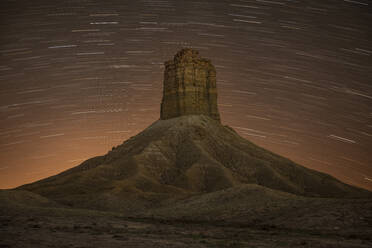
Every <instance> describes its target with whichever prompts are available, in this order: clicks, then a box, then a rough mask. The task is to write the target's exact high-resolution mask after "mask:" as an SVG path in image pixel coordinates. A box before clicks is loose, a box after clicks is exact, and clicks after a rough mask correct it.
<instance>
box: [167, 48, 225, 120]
mask: <svg viewBox="0 0 372 248" xmlns="http://www.w3.org/2000/svg"><path fill="white" fill-rule="evenodd" d="M183 115H206V116H209V117H211V118H212V119H215V120H217V121H220V114H219V112H218V108H217V88H216V70H215V68H214V66H213V65H212V63H211V61H210V60H208V59H205V58H201V57H200V55H199V52H198V51H196V50H193V49H189V48H185V49H182V50H181V51H179V52H178V53H177V54H176V55H175V56H174V59H173V60H170V61H167V62H165V71H164V85H163V99H162V103H161V114H160V118H161V119H162V120H164V119H170V118H174V117H179V116H183Z"/></svg>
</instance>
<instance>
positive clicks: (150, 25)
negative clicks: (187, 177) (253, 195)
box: [0, 0, 372, 190]
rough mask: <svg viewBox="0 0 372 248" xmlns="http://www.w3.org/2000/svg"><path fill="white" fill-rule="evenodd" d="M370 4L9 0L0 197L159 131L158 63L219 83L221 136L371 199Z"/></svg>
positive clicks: (3, 7)
mask: <svg viewBox="0 0 372 248" xmlns="http://www.w3.org/2000/svg"><path fill="white" fill-rule="evenodd" d="M371 10H372V9H371V3H370V2H369V1H367V0H360V1H351V0H344V1H342V0H322V1H321V0H313V1H300V0H275V1H271V0H221V1H195V0H191V1H179V0H174V1H168V0H154V1H151V0H139V1H119V0H107V1H98V0H75V1H53V0H48V1H46V0H35V1H25V0H2V1H1V3H0V15H1V22H0V32H1V33H0V34H1V36H0V58H1V60H0V61H1V63H0V85H1V87H0V188H11V187H15V186H19V185H21V184H25V183H30V182H33V181H35V180H39V179H42V178H45V177H48V176H51V175H54V174H56V173H59V172H61V171H63V170H66V169H68V168H71V167H73V166H76V165H78V164H79V163H81V162H82V161H84V160H86V159H88V158H90V157H93V156H97V155H102V154H105V153H106V152H107V151H108V150H110V149H111V148H112V147H113V146H116V145H118V144H121V143H122V142H123V141H124V140H126V139H128V138H130V137H131V136H133V135H136V134H137V133H139V132H140V131H142V130H143V129H144V128H146V127H147V126H148V125H150V124H151V123H152V122H154V121H156V120H157V119H159V113H160V101H161V94H162V83H163V82H162V80H163V72H164V66H163V63H164V62H165V61H167V60H169V59H171V58H172V57H173V56H174V54H175V53H176V52H177V51H178V50H180V49H181V48H183V47H191V48H195V49H197V50H199V52H200V53H201V55H202V56H203V57H206V58H210V59H211V60H212V63H213V64H214V65H215V66H216V70H217V87H218V94H219V95H218V103H219V104H218V105H219V110H220V113H221V120H222V123H224V124H225V125H229V126H231V127H233V128H234V129H235V130H236V131H237V132H238V133H239V134H240V135H242V136H243V137H245V138H247V139H249V140H251V141H252V142H254V143H256V144H258V145H260V146H262V147H264V148H267V149H269V150H271V151H273V152H276V153H278V154H281V155H284V156H286V157H288V158H290V159H291V160H293V161H295V162H298V163H299V164H302V165H304V166H306V167H308V168H312V169H315V170H319V171H322V172H326V173H329V174H331V175H333V176H335V177H336V178H338V179H340V180H342V181H344V182H346V183H349V184H353V185H357V186H359V187H364V188H367V189H370V190H371V189H372V157H371V152H372V148H371V147H372V85H371V82H372V80H371V79H372V59H371V55H372V38H371V37H372V35H371V31H372V30H371V26H370V25H371V23H372V11H371Z"/></svg>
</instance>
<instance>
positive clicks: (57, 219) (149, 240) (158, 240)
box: [0, 189, 372, 248]
mask: <svg viewBox="0 0 372 248" xmlns="http://www.w3.org/2000/svg"><path fill="white" fill-rule="evenodd" d="M243 191H244V190H243ZM254 191H257V190H252V189H245V191H244V192H243V193H241V192H240V193H241V194H242V195H240V197H241V199H240V201H241V202H242V204H241V205H240V206H237V204H236V203H234V201H232V200H231V199H230V200H229V199H226V194H229V195H231V192H226V194H224V193H221V192H220V194H218V195H216V193H213V194H207V195H208V197H207V198H208V200H209V202H210V203H211V204H212V203H213V202H214V203H218V204H220V210H216V208H215V207H214V208H213V209H211V210H209V211H208V209H205V208H206V206H205V205H204V203H203V200H202V199H204V198H205V196H202V197H199V198H198V197H195V198H196V199H193V200H187V202H183V203H180V205H182V206H183V208H184V209H183V210H182V207H181V206H177V207H174V208H171V207H168V208H164V209H160V210H157V212H156V213H155V212H154V211H153V212H148V213H147V214H146V213H142V214H141V215H143V216H145V217H139V216H137V217H128V216H125V215H123V214H119V213H112V212H100V211H94V210H83V209H66V208H58V207H53V208H50V207H46V206H48V205H50V204H51V203H50V202H48V201H47V200H46V201H44V200H43V199H41V198H40V199H39V198H38V196H36V195H32V194H29V193H27V192H16V191H0V208H1V210H0V247H1V248H5V247H22V248H23V247H38V248H39V247H40V248H43V247H76V248H77V247H80V248H83V247H84V248H88V247H345V248H346V247H347V248H351V247H372V228H371V227H372V200H369V199H350V200H345V199H320V198H318V199H316V198H311V199H308V198H301V199H298V198H297V197H295V198H294V199H293V200H288V199H287V201H285V202H287V204H285V203H283V202H282V203H279V204H274V203H271V204H269V203H268V202H266V203H263V202H262V200H260V199H259V198H257V194H258V193H259V194H260V195H262V194H263V192H260V191H259V192H257V193H255V192H254ZM20 194H21V196H19V195H20ZM244 195H245V197H244ZM235 196H236V195H235ZM35 197H36V198H35ZM9 199H11V201H10V200H9ZM25 199H26V200H27V201H26V202H24V200H25ZM249 199H250V200H251V202H253V203H249V202H247V200H249ZM219 201H220V202H219ZM27 202H29V205H33V206H32V207H30V206H27ZM223 202H224V203H223ZM244 202H245V204H244ZM254 202H257V203H254ZM194 204H199V205H194ZM43 205H45V206H43ZM243 205H245V207H244V206H243ZM197 206H199V207H197ZM185 209H190V210H191V212H190V213H192V214H190V215H189V216H187V214H184V213H186V212H184V211H185ZM198 209H199V210H198ZM216 211H217V212H216ZM146 215H147V217H146ZM155 216H156V217H155Z"/></svg>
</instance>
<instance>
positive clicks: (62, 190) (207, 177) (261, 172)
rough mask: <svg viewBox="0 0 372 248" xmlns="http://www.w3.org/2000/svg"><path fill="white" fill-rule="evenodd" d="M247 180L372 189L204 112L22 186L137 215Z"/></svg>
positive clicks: (330, 193)
mask: <svg viewBox="0 0 372 248" xmlns="http://www.w3.org/2000/svg"><path fill="white" fill-rule="evenodd" d="M243 184H258V185H261V186H264V187H267V188H270V189H275V190H279V191H283V192H288V193H292V194H295V195H301V196H311V197H368V196H369V195H370V192H368V191H365V190H362V189H358V188H355V187H352V186H349V185H346V184H344V183H342V182H340V181H338V180H337V179H335V178H333V177H331V176H329V175H327V174H323V173H320V172H317V171H313V170H310V169H307V168H305V167H302V166H300V165H297V164H295V163H293V162H292V161H290V160H288V159H286V158H283V157H281V156H278V155H276V154H273V153H271V152H269V151H267V150H265V149H263V148H260V147H258V146H256V145H254V144H253V143H251V142H249V141H247V140H245V139H243V138H242V137H240V136H239V135H238V134H237V133H236V132H235V131H234V130H233V129H231V128H230V127H227V126H222V125H221V124H220V123H219V122H217V121H215V120H212V119H211V118H209V117H207V116H203V115H190V116H182V117H178V118H173V119H169V120H158V121H156V122H155V123H153V124H152V125H151V126H149V127H148V128H147V129H145V130H144V131H143V132H141V133H139V134H138V135H136V136H134V137H132V138H130V139H129V140H127V141H126V142H124V143H123V144H122V145H119V146H118V147H116V148H114V149H113V150H112V151H110V152H109V153H108V154H106V155H104V156H100V157H96V158H92V159H89V160H87V161H85V162H83V163H82V164H81V165H79V166H77V167H75V168H72V169H70V170H67V171H65V172H63V173H61V174H59V175H56V176H53V177H50V178H47V179H44V180H41V181H39V182H36V183H33V184H29V185H24V186H22V187H20V188H21V189H25V190H29V191H32V192H34V193H38V194H40V195H42V196H44V197H47V198H49V199H52V200H54V201H56V202H58V203H61V204H65V205H68V206H74V207H82V208H94V209H103V210H121V211H125V212H128V213H130V212H133V211H136V212H138V211H141V210H146V209H149V208H156V207H161V206H162V204H164V203H166V202H167V201H168V200H170V199H173V200H175V199H184V198H188V197H190V196H192V195H197V194H200V193H206V192H215V191H218V190H221V189H226V188H230V187H235V186H240V185H243Z"/></svg>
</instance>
